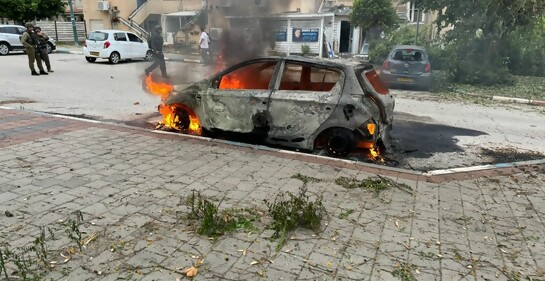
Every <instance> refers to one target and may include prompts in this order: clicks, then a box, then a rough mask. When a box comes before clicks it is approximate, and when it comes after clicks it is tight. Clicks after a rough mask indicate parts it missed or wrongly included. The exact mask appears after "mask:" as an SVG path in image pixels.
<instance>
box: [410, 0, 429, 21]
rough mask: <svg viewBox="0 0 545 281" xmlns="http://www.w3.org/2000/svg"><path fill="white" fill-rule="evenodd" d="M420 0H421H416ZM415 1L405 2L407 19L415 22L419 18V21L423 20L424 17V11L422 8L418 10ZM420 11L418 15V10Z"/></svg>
mask: <svg viewBox="0 0 545 281" xmlns="http://www.w3.org/2000/svg"><path fill="white" fill-rule="evenodd" d="M417 1H422V0H417ZM417 1H414V0H413V1H410V2H407V19H408V20H409V22H412V23H416V21H417V20H419V21H420V22H421V23H423V22H424V20H425V19H426V13H424V12H422V10H419V9H418V7H417V6H416V2H417ZM419 11H420V15H418V12H419Z"/></svg>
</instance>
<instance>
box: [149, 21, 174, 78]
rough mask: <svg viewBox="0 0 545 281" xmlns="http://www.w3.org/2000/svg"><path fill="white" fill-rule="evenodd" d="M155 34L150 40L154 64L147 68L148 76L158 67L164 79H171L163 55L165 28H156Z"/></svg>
mask: <svg viewBox="0 0 545 281" xmlns="http://www.w3.org/2000/svg"><path fill="white" fill-rule="evenodd" d="M153 31H154V34H153V35H152V36H151V38H150V47H151V49H152V50H153V59H154V61H153V64H152V65H150V67H148V68H146V76H148V75H149V74H150V73H151V72H153V70H154V69H155V68H157V66H159V67H160V68H161V75H162V76H163V78H165V79H166V78H169V77H168V75H167V66H166V64H165V55H164V54H163V36H162V33H163V28H162V27H161V26H160V25H156V26H155V27H154V30H153Z"/></svg>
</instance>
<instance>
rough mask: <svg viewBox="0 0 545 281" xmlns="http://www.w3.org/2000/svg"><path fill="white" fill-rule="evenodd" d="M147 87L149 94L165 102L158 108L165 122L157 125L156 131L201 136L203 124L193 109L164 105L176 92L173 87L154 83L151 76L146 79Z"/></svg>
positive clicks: (176, 105) (178, 105) (179, 105)
mask: <svg viewBox="0 0 545 281" xmlns="http://www.w3.org/2000/svg"><path fill="white" fill-rule="evenodd" d="M145 86H146V89H147V90H148V92H149V93H151V94H153V95H156V96H160V97H161V100H162V101H163V103H162V104H161V105H159V108H158V109H159V112H160V113H161V115H163V121H161V122H160V123H159V124H157V126H156V129H163V130H175V131H187V132H188V133H190V134H195V135H200V134H201V132H202V130H201V123H200V122H199V118H198V117H197V115H196V114H195V112H194V111H193V110H192V109H191V108H189V107H187V106H185V105H183V104H173V105H166V104H165V103H164V101H165V99H166V98H167V97H168V96H169V95H170V94H171V93H172V91H173V90H174V86H173V85H171V84H168V83H160V82H156V81H153V78H152V77H151V74H150V75H148V76H147V77H146V79H145ZM183 118H188V119H189V120H182V119H183ZM187 122H189V125H187ZM186 126H187V128H186Z"/></svg>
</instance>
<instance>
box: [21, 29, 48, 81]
mask: <svg viewBox="0 0 545 281" xmlns="http://www.w3.org/2000/svg"><path fill="white" fill-rule="evenodd" d="M25 27H26V31H25V32H23V35H22V36H21V43H22V44H23V46H24V47H25V51H26V54H27V56H28V67H29V68H30V71H31V74H32V75H34V76H36V75H40V74H42V75H47V72H45V71H44V66H43V65H42V60H41V58H40V56H38V50H37V47H38V46H37V45H38V42H37V38H36V35H35V34H34V25H33V24H32V23H30V22H27V23H26V24H25ZM35 61H36V62H37V63H38V68H39V69H40V73H38V72H36V68H34V62H35Z"/></svg>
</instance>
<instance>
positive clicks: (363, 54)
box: [354, 43, 371, 62]
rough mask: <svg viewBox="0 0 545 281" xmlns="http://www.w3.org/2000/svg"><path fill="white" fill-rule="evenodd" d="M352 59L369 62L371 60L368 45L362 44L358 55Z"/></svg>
mask: <svg viewBox="0 0 545 281" xmlns="http://www.w3.org/2000/svg"><path fill="white" fill-rule="evenodd" d="M354 57H356V58H358V59H359V60H361V61H362V62H369V61H370V60H371V58H370V57H369V44H368V43H365V44H363V46H361V50H360V53H359V54H357V55H355V56H354Z"/></svg>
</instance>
